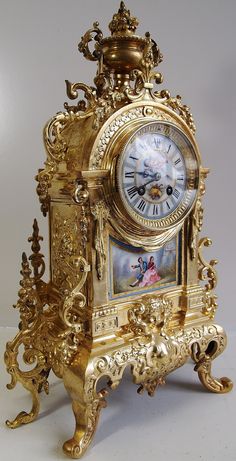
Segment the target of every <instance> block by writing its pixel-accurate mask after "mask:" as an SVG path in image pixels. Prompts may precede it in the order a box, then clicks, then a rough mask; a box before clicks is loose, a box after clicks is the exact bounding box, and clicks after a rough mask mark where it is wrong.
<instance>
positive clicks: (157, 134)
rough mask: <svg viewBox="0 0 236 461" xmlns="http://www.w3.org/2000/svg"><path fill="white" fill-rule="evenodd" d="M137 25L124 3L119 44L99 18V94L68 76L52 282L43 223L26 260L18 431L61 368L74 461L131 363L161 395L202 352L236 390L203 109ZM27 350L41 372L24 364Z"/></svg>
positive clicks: (87, 47)
mask: <svg viewBox="0 0 236 461" xmlns="http://www.w3.org/2000/svg"><path fill="white" fill-rule="evenodd" d="M137 25H138V21H137V19H136V18H134V17H132V16H131V15H130V12H129V10H127V9H126V7H125V5H124V3H123V2H121V4H120V8H119V10H118V13H117V14H115V15H114V16H113V19H112V21H111V23H110V24H109V28H110V31H111V36H109V37H105V38H104V37H103V34H102V32H101V30H100V29H99V25H98V23H94V25H93V28H92V29H90V30H89V31H88V32H86V34H85V35H84V36H83V37H82V39H81V42H80V43H79V51H80V52H82V53H83V55H84V56H85V57H86V58H87V59H89V60H91V61H96V62H97V64H98V68H97V74H96V77H95V79H94V85H95V86H94V87H91V86H88V85H86V84H83V83H73V84H72V83H70V82H69V81H66V86H67V95H68V97H69V98H70V99H71V100H75V103H74V104H71V105H70V104H69V103H65V111H64V112H59V113H57V114H56V115H55V117H53V118H52V119H51V120H50V121H49V123H48V124H47V125H46V128H45V133H44V139H45V145H46V150H47V160H46V162H45V166H44V168H43V169H41V170H39V172H38V175H37V177H36V179H37V181H38V186H37V193H38V196H39V200H40V203H41V209H42V212H43V214H44V215H45V216H46V215H47V214H48V216H49V228H50V281H49V282H48V283H46V282H45V281H43V274H44V269H45V264H44V260H43V255H42V254H41V249H40V241H41V240H42V237H40V235H39V229H38V225H37V221H36V220H35V221H34V224H33V233H32V236H31V237H29V242H31V249H32V254H31V255H30V256H29V257H27V256H26V254H23V256H22V268H21V282H20V285H21V288H20V290H19V299H18V301H17V304H16V307H17V308H18V309H19V312H20V319H21V321H20V327H19V333H18V334H17V336H16V337H15V338H14V339H13V340H12V341H10V342H8V343H7V348H6V353H5V362H6V366H7V370H8V372H9V373H10V375H11V378H12V380H11V383H10V384H9V385H8V387H9V388H10V389H11V388H13V387H14V386H15V384H16V383H17V382H18V381H19V382H20V383H21V384H22V385H23V386H24V387H25V388H26V389H27V390H28V391H29V392H30V393H31V395H32V399H33V406H32V409H31V411H30V412H29V413H26V412H21V413H19V414H18V416H16V418H15V419H14V420H13V421H7V425H8V426H9V427H11V428H15V427H17V426H19V425H21V424H26V423H29V422H31V421H33V420H34V419H35V418H36V417H37V415H38V412H39V394H40V392H41V391H45V392H46V393H47V392H48V389H49V384H48V375H49V373H50V370H51V369H52V371H53V372H54V373H55V374H56V376H58V377H59V378H61V379H62V380H63V382H64V385H65V387H66V389H67V391H68V393H69V394H70V395H71V398H72V402H73V403H72V406H73V412H74V415H75V422H76V423H75V432H74V435H73V436H72V438H71V439H69V440H68V441H67V442H65V443H64V446H63V448H64V451H65V453H66V454H67V455H68V456H70V457H72V458H79V457H81V456H82V455H83V453H84V452H85V451H86V449H87V447H88V445H89V444H90V442H91V440H92V438H93V435H94V432H95V430H96V425H97V421H98V416H99V412H100V410H101V408H103V407H105V406H106V399H105V397H106V394H107V392H108V389H109V388H111V389H115V388H116V387H117V386H118V384H119V383H120V381H121V379H122V376H123V373H124V370H125V368H126V367H127V366H130V368H131V373H132V375H133V380H134V383H135V384H137V385H138V392H139V393H142V392H144V391H147V392H148V394H149V395H150V396H153V395H154V392H155V390H156V388H157V387H158V385H160V384H163V383H164V381H165V379H166V376H167V375H168V374H169V373H170V372H171V371H172V370H174V369H176V368H178V367H180V366H182V365H183V364H184V363H185V362H186V361H187V360H188V358H189V357H192V359H193V360H194V362H195V370H196V371H197V372H198V375H199V378H200V380H201V382H202V384H203V385H204V386H205V387H206V388H207V389H208V390H210V391H212V392H218V393H223V392H228V391H229V390H230V389H231V388H232V382H231V381H230V380H229V379H228V378H221V379H216V378H214V377H212V375H211V363H212V360H213V359H214V358H215V357H217V356H218V355H219V354H220V353H221V352H222V351H223V350H224V348H225V346H226V335H225V333H224V331H223V329H222V328H221V327H220V326H218V325H217V324H215V323H214V321H213V319H214V315H215V310H216V307H217V301H216V295H215V294H214V293H213V290H214V288H215V286H216V281H217V277H216V271H215V264H216V262H217V261H216V260H212V261H210V263H207V262H206V261H205V260H204V258H203V255H202V250H203V248H204V247H207V246H209V245H210V244H211V240H210V239H208V238H200V239H199V232H200V231H201V227H202V220H203V209H202V203H201V200H202V195H203V194H204V192H205V179H206V177H207V174H208V169H207V168H203V166H202V164H201V157H200V153H199V149H198V146H197V143H196V140H195V136H194V135H195V125H194V121H193V117H192V115H191V113H190V110H189V108H188V107H187V106H186V105H184V104H183V103H182V100H181V98H180V96H176V97H172V96H171V95H170V93H169V91H167V90H161V91H158V90H156V89H155V87H154V84H155V83H156V84H160V83H162V75H161V74H160V73H157V72H155V71H154V68H155V67H156V66H158V65H159V63H160V62H161V61H162V55H161V53H160V50H159V48H158V46H157V44H156V42H155V41H154V40H153V39H152V38H151V37H150V34H149V33H146V35H145V37H139V36H138V35H136V27H137ZM92 41H94V47H93V46H92V43H91V42H92ZM81 94H84V99H80V98H81ZM22 346H23V348H24V354H23V359H24V361H25V362H26V364H31V366H32V368H31V370H29V369H27V370H24V369H22V368H21V367H20V365H19V361H18V354H19V348H20V347H21V348H22ZM104 376H105V377H107V386H106V388H105V389H100V388H99V380H100V378H101V377H104Z"/></svg>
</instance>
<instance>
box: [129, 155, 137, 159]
mask: <svg viewBox="0 0 236 461" xmlns="http://www.w3.org/2000/svg"><path fill="white" fill-rule="evenodd" d="M129 158H132V159H133V160H138V158H137V157H133V155H130V156H129Z"/></svg>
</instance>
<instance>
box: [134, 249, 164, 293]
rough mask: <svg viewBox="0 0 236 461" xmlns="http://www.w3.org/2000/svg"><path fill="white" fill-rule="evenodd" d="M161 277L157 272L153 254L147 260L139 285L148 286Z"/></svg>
mask: <svg viewBox="0 0 236 461" xmlns="http://www.w3.org/2000/svg"><path fill="white" fill-rule="evenodd" d="M160 279H161V277H160V275H159V274H158V271H157V267H156V265H155V262H154V256H151V257H150V259H149V262H148V266H147V270H146V272H145V274H144V276H143V279H142V281H141V282H140V283H139V287H148V286H150V285H152V284H153V283H156V282H158V281H159V280H160Z"/></svg>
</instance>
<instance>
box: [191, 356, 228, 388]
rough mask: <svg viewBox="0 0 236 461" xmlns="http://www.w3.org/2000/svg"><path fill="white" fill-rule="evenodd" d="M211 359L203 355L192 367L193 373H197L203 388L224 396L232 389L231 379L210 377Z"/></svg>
mask: <svg viewBox="0 0 236 461" xmlns="http://www.w3.org/2000/svg"><path fill="white" fill-rule="evenodd" d="M211 364H212V359H211V357H210V356H209V355H204V357H202V358H201V359H200V360H199V362H197V364H196V365H195V367H194V371H197V372H198V376H199V379H200V381H201V383H202V384H203V386H204V387H205V388H206V389H208V390H209V391H211V392H215V393H217V394H225V393H226V392H230V391H231V389H232V388H233V382H232V381H231V379H229V378H226V377H222V378H214V377H213V376H212V375H211Z"/></svg>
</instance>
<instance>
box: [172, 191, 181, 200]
mask: <svg viewBox="0 0 236 461" xmlns="http://www.w3.org/2000/svg"><path fill="white" fill-rule="evenodd" d="M172 195H174V196H175V198H177V199H178V198H179V196H180V192H179V191H178V189H175V190H174V192H173V194H172Z"/></svg>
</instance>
